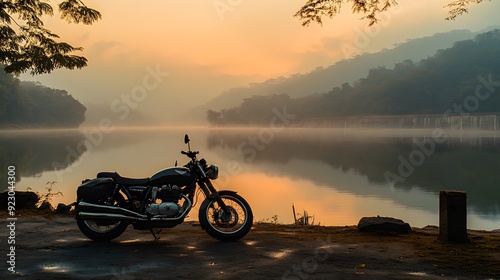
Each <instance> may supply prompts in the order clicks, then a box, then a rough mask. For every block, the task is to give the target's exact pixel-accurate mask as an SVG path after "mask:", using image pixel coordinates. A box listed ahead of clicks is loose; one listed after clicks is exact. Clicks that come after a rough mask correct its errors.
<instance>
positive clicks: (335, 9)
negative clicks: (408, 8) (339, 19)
mask: <svg viewBox="0 0 500 280" xmlns="http://www.w3.org/2000/svg"><path fill="white" fill-rule="evenodd" d="M483 1H485V0H455V1H453V2H451V3H449V4H447V5H446V6H445V7H447V8H449V9H450V10H449V12H448V14H449V16H448V17H447V18H446V19H447V20H454V19H455V18H456V17H458V16H460V15H462V14H464V13H468V11H469V9H468V5H469V4H472V3H481V2H483ZM490 1H491V0H490ZM344 3H351V4H352V6H351V9H352V12H353V13H355V14H364V15H365V16H364V17H362V19H367V20H368V21H369V25H370V26H371V25H373V24H375V23H377V22H378V21H379V19H378V14H380V13H381V12H385V11H387V10H388V9H390V8H391V7H394V6H396V5H397V4H398V1H397V0H370V1H367V0H308V1H307V3H306V4H305V5H304V6H302V8H300V10H299V11H297V13H295V17H298V18H299V19H300V20H301V21H302V25H303V26H308V25H309V24H310V23H311V22H316V23H319V24H323V20H322V18H323V17H324V16H328V17H329V18H333V17H334V16H335V15H337V14H339V13H340V9H341V7H342V4H344Z"/></svg>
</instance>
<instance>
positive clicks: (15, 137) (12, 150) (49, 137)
mask: <svg viewBox="0 0 500 280" xmlns="http://www.w3.org/2000/svg"><path fill="white" fill-rule="evenodd" d="M83 139H84V137H83V135H82V134H81V133H80V132H78V131H74V130H57V131H44V132H40V131H39V132H34V131H29V132H2V133H0V159H1V160H0V170H2V172H0V182H7V179H6V178H5V176H6V175H7V174H6V172H4V171H5V170H7V167H8V166H9V165H14V166H15V167H16V177H17V178H16V179H17V181H20V180H21V179H22V178H25V177H36V176H39V175H40V174H41V173H43V172H45V171H51V170H56V169H58V170H63V169H66V168H68V166H70V165H71V164H73V163H74V162H75V161H77V160H78V159H79V158H80V156H81V155H82V154H83V153H85V152H86V151H87V148H86V147H85V146H80V147H78V146H79V143H81V141H82V140H83ZM43 183H45V182H43Z"/></svg>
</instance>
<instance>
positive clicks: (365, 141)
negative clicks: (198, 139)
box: [207, 129, 500, 215]
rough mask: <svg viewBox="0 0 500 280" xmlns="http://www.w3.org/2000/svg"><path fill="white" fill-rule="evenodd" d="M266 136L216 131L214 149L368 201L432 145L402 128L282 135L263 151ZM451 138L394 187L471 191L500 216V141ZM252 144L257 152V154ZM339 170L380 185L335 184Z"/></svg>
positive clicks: (480, 206)
mask: <svg viewBox="0 0 500 280" xmlns="http://www.w3.org/2000/svg"><path fill="white" fill-rule="evenodd" d="M258 135H259V130H255V131H251V132H246V133H244V132H242V131H234V130H233V131H232V130H217V131H212V132H211V133H210V134H209V136H208V138H207V146H208V147H209V148H210V149H214V150H223V151H231V152H232V154H233V155H232V156H233V157H239V160H241V161H246V162H248V163H250V164H253V165H263V164H266V163H272V164H273V165H274V167H273V168H275V169H274V170H273V171H272V172H273V173H281V174H283V175H285V176H289V177H292V178H297V179H307V180H310V181H313V182H315V183H316V184H318V185H329V186H331V187H334V188H335V189H337V190H340V191H343V192H348V193H354V194H357V195H365V196H366V195H375V196H380V194H381V193H380V190H379V188H387V187H388V184H387V178H386V175H387V174H389V173H387V172H391V173H392V174H395V175H401V174H400V172H399V170H398V168H400V166H401V165H402V164H403V163H402V162H404V161H405V159H406V161H408V162H410V161H411V159H410V155H411V154H412V152H413V153H414V151H422V144H421V143H430V142H429V138H430V137H429V135H430V134H429V132H424V133H422V131H419V132H418V133H417V132H415V131H402V132H399V135H398V133H396V135H394V133H390V134H386V133H384V132H383V131H359V130H357V131H342V130H303V129H295V130H290V131H286V132H282V133H276V134H274V135H273V138H272V141H268V143H265V145H264V143H263V142H261V143H258V144H259V145H260V146H258V145H252V144H250V143H251V139H252V137H258ZM446 136H447V137H446V138H445V139H444V142H443V143H437V142H434V144H432V145H431V144H427V147H426V148H427V151H428V153H427V154H426V153H423V152H425V151H423V152H422V153H421V154H423V155H424V157H423V158H422V159H421V160H420V159H419V161H418V162H417V163H419V164H418V165H414V166H413V167H414V171H413V172H409V173H411V174H410V175H409V176H403V179H404V181H402V182H401V181H397V182H396V183H395V185H394V187H395V188H396V189H397V190H405V191H411V190H412V189H413V188H415V187H417V188H419V189H421V190H424V191H426V192H430V193H434V194H436V193H438V192H439V191H440V190H443V189H460V190H464V191H466V192H467V194H468V203H469V205H470V206H471V207H472V208H473V209H474V210H475V211H477V212H479V213H481V214H485V215H499V214H500V210H499V206H498V205H499V204H498V200H497V198H498V190H497V188H498V187H499V186H500V173H499V170H500V137H498V136H497V135H495V134H491V133H490V134H486V135H478V134H477V133H476V132H475V133H469V134H468V135H464V134H463V133H462V134H452V133H447V135H446ZM424 141H427V142H424ZM419 143H420V144H419ZM252 147H253V148H254V149H255V153H252V152H251V148H252ZM424 149H425V148H424ZM402 159H403V160H402ZM416 159H418V158H416ZM297 160H299V161H303V162H308V165H309V167H308V165H307V164H302V165H298V164H296V163H294V164H292V162H294V161H297ZM413 162H414V163H415V161H413ZM318 163H320V164H318ZM279 165H286V166H287V168H280V167H279ZM321 165H326V166H328V167H329V169H328V170H324V169H322V168H321V167H319V166H321ZM268 167H269V165H268ZM318 170H321V172H317V171H318ZM403 170H405V169H404V168H403ZM334 171H341V172H342V173H343V174H344V176H345V175H346V174H349V173H354V174H355V175H357V176H363V177H366V178H367V179H368V181H369V182H371V183H372V184H369V185H367V184H365V185H358V186H353V185H352V184H346V183H339V184H334V180H335V179H332V178H331V176H329V175H328V174H325V173H330V174H331V173H332V172H334ZM405 171H406V170H405ZM389 187H392V184H391V186H389ZM391 196H392V195H391Z"/></svg>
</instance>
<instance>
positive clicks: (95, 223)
mask: <svg viewBox="0 0 500 280" xmlns="http://www.w3.org/2000/svg"><path fill="white" fill-rule="evenodd" d="M111 205H114V206H120V207H125V205H126V203H125V200H124V199H123V197H121V196H119V197H118V199H115V201H113V203H112V204H111ZM76 223H77V225H78V228H79V229H80V231H81V232H82V233H83V234H84V235H85V236H87V237H88V238H90V239H92V240H94V241H110V240H113V239H115V238H117V237H118V236H120V235H121V234H122V233H123V232H124V231H125V230H126V229H127V227H128V225H129V223H128V222H126V221H111V220H101V219H99V220H87V219H81V218H78V215H77V218H76Z"/></svg>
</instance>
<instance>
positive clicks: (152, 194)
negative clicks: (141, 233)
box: [76, 134, 253, 241]
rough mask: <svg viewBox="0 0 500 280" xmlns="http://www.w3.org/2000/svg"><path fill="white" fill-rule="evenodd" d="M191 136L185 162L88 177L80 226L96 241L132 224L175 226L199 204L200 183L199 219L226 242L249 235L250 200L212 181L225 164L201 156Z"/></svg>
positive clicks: (80, 196) (80, 192) (81, 192)
mask: <svg viewBox="0 0 500 280" xmlns="http://www.w3.org/2000/svg"><path fill="white" fill-rule="evenodd" d="M189 142H190V140H189V136H188V135H187V134H186V135H185V137H184V143H185V144H187V145H188V151H182V152H181V153H182V154H183V155H186V156H187V157H188V158H189V159H190V161H189V162H188V163H187V164H186V165H185V166H184V167H177V166H176V167H171V168H167V169H164V170H162V171H159V172H157V173H156V174H154V175H153V176H151V177H150V178H144V179H131V178H125V177H121V176H120V175H119V174H118V173H116V172H100V173H98V174H97V178H95V179H92V180H90V179H87V180H85V181H83V183H82V185H80V186H79V187H78V189H77V204H76V221H77V224H78V228H79V229H80V231H81V232H82V233H83V234H85V235H86V236H87V237H88V238H90V239H92V240H95V241H109V240H112V239H114V238H116V237H118V236H120V235H121V234H122V233H123V232H124V231H125V229H126V228H127V227H128V225H129V224H132V226H133V227H134V229H140V230H146V229H149V230H150V231H151V233H152V234H153V235H154V236H155V238H157V237H156V235H155V234H154V232H153V230H152V229H153V228H171V227H175V226H176V225H178V224H181V223H182V222H183V221H184V218H185V217H186V216H187V215H188V213H189V211H190V210H191V208H192V205H193V199H194V196H195V192H196V190H197V187H198V188H200V189H201V191H202V192H203V194H204V195H205V200H204V201H203V203H202V204H201V206H200V209H199V212H198V218H199V222H200V225H201V227H202V229H204V230H205V231H206V232H207V233H208V234H209V235H210V236H212V237H214V238H216V239H218V240H221V241H235V240H238V239H240V238H242V237H244V236H245V235H246V234H247V233H248V232H249V231H250V228H251V227H252V222H253V214H252V209H250V205H248V203H247V202H246V201H245V199H244V198H243V197H241V196H240V195H238V194H237V193H236V192H234V191H229V190H223V191H217V190H216V189H215V188H214V186H213V184H212V182H211V181H212V180H215V179H217V177H218V173H219V168H218V166H217V165H216V164H212V165H208V164H207V162H206V160H205V159H204V158H201V159H199V160H198V159H197V157H196V156H197V155H198V153H199V152H198V151H191V146H190V143H189Z"/></svg>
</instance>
